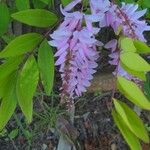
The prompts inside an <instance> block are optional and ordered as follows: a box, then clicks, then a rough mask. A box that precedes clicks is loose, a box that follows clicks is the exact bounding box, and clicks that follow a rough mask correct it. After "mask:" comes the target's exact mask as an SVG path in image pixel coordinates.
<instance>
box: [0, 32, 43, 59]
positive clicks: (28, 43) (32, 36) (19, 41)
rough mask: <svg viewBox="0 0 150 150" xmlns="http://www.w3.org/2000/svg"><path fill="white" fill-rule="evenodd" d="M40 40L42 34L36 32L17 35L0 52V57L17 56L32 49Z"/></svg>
mask: <svg viewBox="0 0 150 150" xmlns="http://www.w3.org/2000/svg"><path fill="white" fill-rule="evenodd" d="M41 40H42V36H41V35H40V34H38V33H27V34H24V35H21V36H18V37H16V38H15V39H14V40H12V41H11V42H10V43H9V44H8V45H7V46H6V47H5V49H4V50H3V51H2V52H0V57H1V58H2V57H12V56H18V55H22V54H24V53H26V52H29V51H32V50H33V49H34V48H35V47H36V46H37V45H38V43H39V42H40V41H41Z"/></svg>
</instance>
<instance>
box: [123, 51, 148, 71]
mask: <svg viewBox="0 0 150 150" xmlns="http://www.w3.org/2000/svg"><path fill="white" fill-rule="evenodd" d="M120 61H121V64H123V66H125V67H126V68H129V69H130V70H133V71H135V72H148V71H150V65H149V64H148V63H147V62H146V61H145V60H144V59H143V58H142V57H141V56H140V55H138V54H136V53H132V52H127V53H122V54H121V55H120Z"/></svg>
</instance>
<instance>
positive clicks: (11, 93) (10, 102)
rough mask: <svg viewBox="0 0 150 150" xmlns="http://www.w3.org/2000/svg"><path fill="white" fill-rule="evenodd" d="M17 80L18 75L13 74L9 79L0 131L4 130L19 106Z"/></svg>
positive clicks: (1, 113)
mask: <svg viewBox="0 0 150 150" xmlns="http://www.w3.org/2000/svg"><path fill="white" fill-rule="evenodd" d="M16 79H17V73H16V72H15V73H13V74H12V75H10V77H9V80H8V81H9V82H8V84H7V92H5V93H6V95H5V96H4V98H3V99H2V103H1V106H0V130H2V129H3V128H4V127H5V125H6V124H7V122H8V121H9V119H10V118H11V116H12V114H13V113H14V111H15V108H16V105H17V96H16Z"/></svg>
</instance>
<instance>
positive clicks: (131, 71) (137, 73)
mask: <svg viewBox="0 0 150 150" xmlns="http://www.w3.org/2000/svg"><path fill="white" fill-rule="evenodd" d="M121 66H122V68H123V69H124V70H125V71H127V72H128V73H129V74H131V75H134V76H135V77H138V78H139V79H141V80H143V81H145V80H146V75H145V72H137V71H133V70H131V69H130V68H128V66H125V65H124V64H122V63H121Z"/></svg>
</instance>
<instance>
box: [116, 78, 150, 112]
mask: <svg viewBox="0 0 150 150" xmlns="http://www.w3.org/2000/svg"><path fill="white" fill-rule="evenodd" d="M117 86H118V89H119V90H120V92H121V93H122V94H124V96H125V97H127V98H128V99H129V100H130V101H131V102H132V103H134V104H136V105H137V106H139V107H141V108H143V109H147V110H150V102H149V101H148V99H147V98H146V97H145V95H144V94H143V92H142V91H141V90H140V88H139V87H138V86H137V85H136V84H135V83H134V82H132V81H129V80H127V79H125V78H124V77H121V76H118V77H117Z"/></svg>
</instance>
